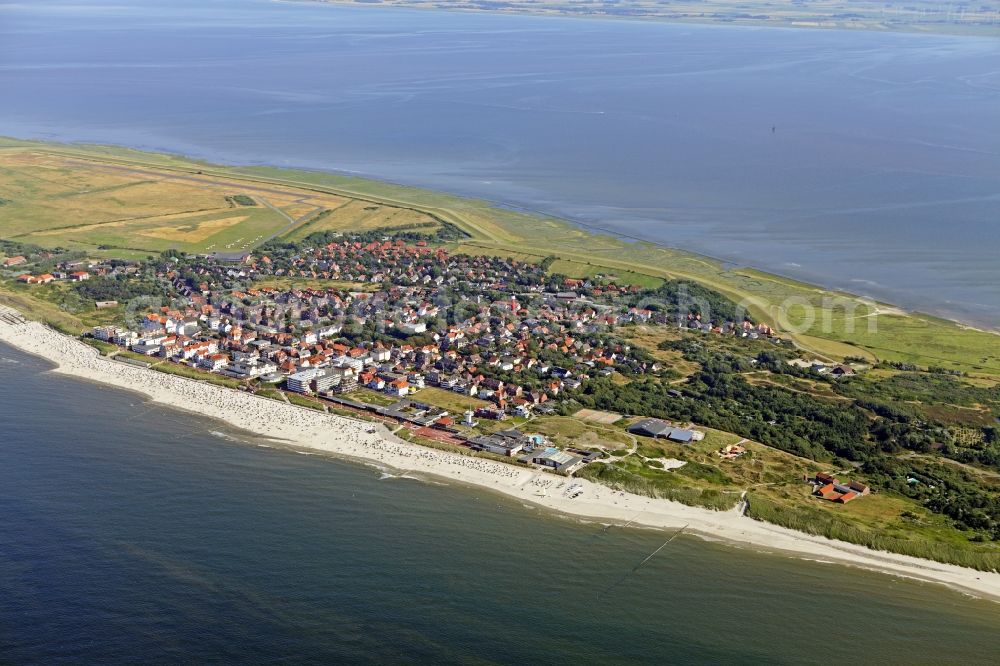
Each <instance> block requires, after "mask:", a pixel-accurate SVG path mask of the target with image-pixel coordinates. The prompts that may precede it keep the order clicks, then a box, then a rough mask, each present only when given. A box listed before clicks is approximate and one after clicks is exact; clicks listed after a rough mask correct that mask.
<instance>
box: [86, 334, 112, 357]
mask: <svg viewBox="0 0 1000 666" xmlns="http://www.w3.org/2000/svg"><path fill="white" fill-rule="evenodd" d="M80 340H81V341H82V342H83V343H84V344H85V345H90V346H91V347H93V348H94V349H96V350H97V351H99V352H100V353H101V356H110V355H111V354H114V353H116V352H118V351H120V349H121V348H120V347H118V346H117V345H113V344H111V343H110V342H103V341H101V340H95V339H94V338H80Z"/></svg>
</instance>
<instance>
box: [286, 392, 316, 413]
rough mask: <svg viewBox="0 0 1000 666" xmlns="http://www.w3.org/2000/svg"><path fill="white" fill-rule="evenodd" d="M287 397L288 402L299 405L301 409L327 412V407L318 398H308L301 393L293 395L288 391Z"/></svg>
mask: <svg viewBox="0 0 1000 666" xmlns="http://www.w3.org/2000/svg"><path fill="white" fill-rule="evenodd" d="M285 397H286V398H288V402H290V403H292V404H293V405H298V406H299V407H308V408H309V409H315V410H317V411H320V412H325V411H326V405H325V404H324V403H322V402H320V401H319V400H317V399H316V398H307V397H306V396H304V395H301V394H299V393H291V392H288V391H286V392H285Z"/></svg>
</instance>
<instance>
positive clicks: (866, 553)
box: [0, 306, 1000, 601]
mask: <svg viewBox="0 0 1000 666" xmlns="http://www.w3.org/2000/svg"><path fill="white" fill-rule="evenodd" d="M0 342H4V343H7V344H10V345H12V346H14V347H17V348H18V349H21V350H23V351H25V352H28V353H32V354H35V355H37V356H40V357H42V358H45V359H48V360H49V361H50V362H52V363H54V364H56V366H57V367H56V370H55V371H56V372H59V373H63V374H66V375H68V376H72V377H76V378H80V379H86V380H91V381H94V382H99V383H102V384H106V385H109V386H113V387H117V388H122V389H129V390H133V391H138V392H140V393H143V394H145V395H147V396H149V397H150V398H151V399H152V400H154V401H156V402H159V403H162V404H164V405H167V406H170V407H173V408H177V409H182V410H187V411H190V412H194V413H198V414H201V415H203V416H208V417H212V418H215V419H218V420H220V421H223V422H225V423H227V424H229V425H231V426H234V427H236V428H240V429H242V430H245V431H248V432H252V433H255V434H257V435H260V436H263V437H267V438H271V439H272V440H273V441H274V442H275V443H278V444H281V445H284V446H288V447H294V448H302V449H310V450H314V451H319V452H324V453H328V454H332V455H335V456H338V457H344V458H347V459H353V460H356V461H359V462H364V463H367V464H374V465H377V466H379V467H388V468H392V469H395V470H400V471H405V472H411V473H417V474H425V475H429V476H433V477H439V478H444V479H447V480H449V481H454V482H459V483H463V484H470V485H473V486H476V487H479V488H483V489H487V490H493V491H497V492H500V493H503V494H505V495H509V496H511V497H515V498H517V499H520V500H522V501H524V502H529V503H532V504H536V505H539V506H542V507H545V508H548V509H551V510H554V511H557V512H560V513H563V514H566V515H570V516H575V517H579V518H586V519H591V520H597V521H606V522H608V523H611V524H614V525H619V526H627V525H634V526H644V527H652V528H660V529H670V530H677V529H681V528H683V529H684V530H685V532H686V533H687V532H690V533H694V534H698V535H701V536H704V537H707V538H712V539H718V540H723V541H728V542H733V543H737V544H744V545H748V546H752V547H754V548H758V549H761V550H764V551H768V552H776V553H783V554H786V555H792V556H797V557H802V558H806V559H816V560H821V561H830V562H838V563H842V564H848V565H852V566H857V567H862V568H866V569H871V570H876V571H882V572H886V573H890V574H894V575H898V576H903V577H907V578H914V579H918V580H924V581H930V582H935V583H941V584H945V585H948V586H950V587H952V588H955V589H957V590H960V591H962V592H965V593H968V594H971V595H974V596H979V597H984V598H990V599H995V600H998V601H1000V574H997V573H984V572H980V571H975V570H972V569H966V568H962V567H958V566H955V565H949V564H941V563H938V562H933V561H929V560H921V559H918V558H914V557H909V556H905V555H896V554H891V553H885V552H875V551H871V550H867V549H865V548H864V547H861V546H856V545H852V544H849V543H844V542H839V541H831V540H829V539H825V538H822V537H814V536H810V535H807V534H803V533H799V532H795V531H792V530H789V529H785V528H782V527H777V526H774V525H771V524H768V523H762V522H759V521H756V520H753V519H751V518H747V517H745V516H743V515H742V513H741V511H739V510H733V511H725V512H716V511H711V510H708V509H702V508H697V507H689V506H685V505H683V504H679V503H675V502H670V501H668V500H662V499H652V498H649V497H642V496H638V495H632V494H629V493H624V492H618V491H613V490H611V489H610V488H607V487H605V486H601V485H599V484H595V483H592V482H590V481H587V480H583V479H567V478H565V477H561V476H557V475H554V474H550V473H547V472H542V471H539V470H535V469H529V468H525V467H520V466H514V465H509V464H506V463H502V462H496V461H493V460H486V459H482V458H476V457H472V456H463V455H460V454H456V453H449V452H445V451H440V450H437V449H429V448H425V447H421V446H419V445H416V444H411V443H408V442H405V441H402V440H400V439H399V438H397V437H395V436H393V435H392V434H391V433H390V432H389V431H388V430H386V429H385V428H384V426H381V425H374V424H372V423H368V422H364V421H360V420H355V419H351V418H346V417H342V416H336V415H332V414H326V413H323V412H318V411H315V410H311V409H306V408H302V407H297V406H295V405H291V404H288V403H286V402H279V401H276V400H271V399H269V398H264V397H261V396H256V395H253V394H250V393H246V392H242V391H237V390H233V389H228V388H225V387H220V386H215V385H211V384H208V383H204V382H199V381H196V380H191V379H186V378H183V377H179V376H176V375H168V374H164V373H159V372H156V371H155V370H150V369H148V368H144V367H139V366H136V365H131V364H127V363H122V362H119V361H115V360H111V359H108V358H105V357H102V356H100V355H99V354H98V352H97V350H96V349H94V348H92V347H90V346H88V345H85V344H83V343H82V342H80V341H79V340H76V339H74V338H72V337H69V336H66V335H63V334H61V333H58V332H56V331H54V330H53V329H51V328H49V327H47V326H45V325H43V324H40V323H38V322H32V321H27V320H26V319H25V318H24V317H23V315H22V314H21V313H19V312H17V311H16V310H13V309H11V308H8V307H4V306H0ZM95 391H97V389H95ZM98 397H99V396H98ZM137 446H141V444H137Z"/></svg>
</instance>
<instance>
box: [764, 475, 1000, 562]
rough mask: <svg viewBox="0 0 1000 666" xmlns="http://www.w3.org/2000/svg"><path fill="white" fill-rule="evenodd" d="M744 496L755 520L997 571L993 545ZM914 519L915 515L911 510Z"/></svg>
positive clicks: (997, 557) (999, 558)
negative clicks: (887, 529)
mask: <svg viewBox="0 0 1000 666" xmlns="http://www.w3.org/2000/svg"><path fill="white" fill-rule="evenodd" d="M747 499H748V501H749V507H748V509H747V515H748V516H750V517H751V518H754V519H756V520H761V521H764V522H768V523H773V524H775V525H780V526H782V527H788V528H790V529H793V530H797V531H799V532H806V533H807V534H815V535H818V536H825V537H827V538H828V539H838V540H840V541H847V542H848V543H854V544H859V545H862V546H865V547H866V548H871V549H873V550H884V551H888V552H891V553H899V554H901V555H911V556H913V557H922V558H924V559H929V560H935V561H938V562H946V563H948V564H957V565H959V566H963V567H971V568H973V569H979V570H980V571H1000V551H998V550H997V548H996V547H995V546H991V545H984V546H983V547H981V548H977V547H976V546H977V544H974V543H971V542H968V543H965V544H961V543H959V542H957V541H955V540H954V539H951V542H949V541H945V540H940V539H938V538H935V537H936V534H935V535H934V536H931V535H929V534H928V533H927V532H930V531H932V530H927V529H922V528H921V527H920V526H919V525H912V526H908V527H907V531H908V533H909V535H910V536H902V535H901V534H902V531H901V530H896V532H897V535H887V534H885V533H880V532H878V531H875V530H872V529H866V528H865V527H862V526H860V524H859V522H858V521H850V522H849V521H848V520H845V519H843V518H840V517H837V516H834V515H831V514H830V513H829V512H827V511H823V510H821V509H819V508H814V507H808V506H795V507H791V506H788V505H785V504H781V503H779V502H775V501H772V500H771V499H769V498H767V497H764V496H763V495H761V494H760V493H756V492H750V493H748V494H747ZM818 501H819V500H817V502H818ZM869 501H871V498H868V497H865V498H862V499H858V500H855V501H854V502H853V503H851V504H849V505H846V506H844V507H843V508H844V509H847V508H850V507H852V506H854V505H855V504H857V503H861V502H869ZM914 519H916V515H915V514H914Z"/></svg>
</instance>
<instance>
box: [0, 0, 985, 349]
mask: <svg viewBox="0 0 1000 666" xmlns="http://www.w3.org/2000/svg"><path fill="white" fill-rule="evenodd" d="M288 1H291V2H297V1H305V2H315V1H317V0H288ZM319 1H322V0H319ZM3 141H11V142H15V143H17V144H27V145H20V146H16V147H18V148H32V144H34V145H35V147H38V148H39V149H40V150H43V151H44V150H47V151H51V152H53V153H55V154H69V155H72V156H73V157H77V158H79V159H83V160H89V161H96V162H107V163H112V164H116V163H117V164H126V163H134V164H137V165H140V166H144V167H149V168H155V169H162V170H164V171H176V172H180V173H193V172H194V171H195V170H196V169H197V168H199V167H204V170H205V173H209V172H216V173H217V175H219V176H221V177H225V178H233V179H239V180H246V181H249V182H259V183H268V182H275V183H277V184H280V185H286V186H290V187H298V188H302V189H307V190H309V189H314V190H316V191H328V190H330V189H331V188H330V187H329V186H321V187H318V186H317V185H316V184H315V183H309V182H304V181H298V180H286V179H275V178H273V177H271V176H262V175H259V174H254V173H253V170H254V169H279V170H285V171H289V172H292V173H295V172H298V173H300V174H316V175H330V176H334V177H343V178H350V179H358V180H360V181H363V182H367V183H376V184H381V185H386V186H390V187H394V188H402V189H413V190H421V191H425V192H428V193H432V192H433V193H440V194H443V195H445V196H447V197H452V198H455V199H459V200H465V201H469V202H473V201H474V202H478V203H482V204H485V205H487V206H491V207H493V208H496V209H497V210H506V211H511V212H514V213H518V214H523V215H528V216H532V217H535V218H538V219H549V220H555V221H557V222H559V223H562V224H565V225H566V226H567V227H568V228H571V229H576V230H580V231H582V232H584V233H587V234H592V235H594V236H607V237H610V238H614V239H616V240H620V241H622V242H624V243H627V244H636V245H638V246H649V247H654V248H658V249H662V250H665V251H668V252H672V253H676V254H678V255H680V256H684V257H688V258H691V259H693V260H697V261H703V262H709V263H712V264H717V265H718V266H722V267H727V270H728V269H733V268H739V269H742V270H746V271H750V272H753V273H756V274H759V275H762V276H764V277H765V278H768V279H774V280H775V281H781V282H786V283H789V284H793V285H796V286H798V287H801V288H803V289H806V290H810V291H812V290H819V291H822V292H824V293H828V294H831V295H834V296H844V297H847V298H850V299H854V300H857V301H858V302H867V303H871V304H873V305H874V306H876V307H878V308H880V309H884V312H880V314H892V315H899V316H903V317H911V318H927V319H933V320H938V321H940V322H944V323H947V324H948V325H953V326H955V327H956V328H958V329H961V330H965V331H972V332H976V333H983V334H987V335H990V336H1000V324H997V323H995V322H994V321H992V320H990V321H987V320H985V319H978V318H977V317H976V316H974V315H973V314H971V313H970V312H962V311H961V310H949V309H946V308H944V306H943V305H942V304H937V305H935V304H933V303H927V302H920V303H918V302H912V303H904V302H902V301H903V300H905V299H901V294H893V293H891V292H892V288H889V291H885V290H883V291H882V293H875V292H870V291H866V290H860V289H856V288H854V287H852V286H851V285H848V284H843V283H838V282H836V281H831V280H829V279H826V278H823V277H822V276H817V275H811V274H797V273H796V272H795V271H789V270H787V269H782V268H779V267H776V266H767V265H764V264H761V265H757V264H756V263H754V262H753V261H750V260H749V259H747V258H740V257H735V256H728V257H727V256H718V255H715V254H712V253H711V252H707V251H704V250H702V249H691V248H686V247H683V246H682V245H675V244H672V243H670V242H667V241H664V240H655V239H649V238H645V237H642V236H639V235H635V234H631V233H627V232H624V231H621V230H615V229H609V228H605V227H603V226H601V225H600V224H599V223H597V222H593V221H585V220H582V219H579V218H575V217H571V216H567V215H565V214H563V213H559V212H549V211H546V210H544V209H540V208H537V207H534V206H532V205H529V204H526V203H514V202H509V201H504V200H501V199H493V198H489V197H483V196H477V195H475V194H474V193H471V192H462V191H458V190H441V191H440V192H438V191H437V190H430V189H427V188H426V187H425V186H422V185H417V184H413V183H408V182H406V181H403V180H394V179H388V178H382V177H379V176H378V175H377V174H374V173H369V172H366V171H357V170H350V169H344V168H336V167H309V166H290V165H287V164H286V165H282V164H278V163H271V162H267V161H254V162H241V161H239V160H235V161H234V160H231V159H228V158H226V157H224V156H222V155H213V154H210V153H199V152H197V151H190V152H184V151H178V150H175V149H172V148H168V147H163V146H155V145H148V146H144V145H138V146H136V145H129V144H124V143H103V142H101V143H94V142H91V141H87V140H76V139H71V138H55V139H51V138H38V137H31V138H23V137H18V136H13V135H6V134H0V143H2V142H3ZM4 147H13V146H2V145H0V149H2V148H4ZM95 148H96V149H108V150H110V151H114V150H120V151H127V152H136V153H140V154H143V156H147V157H154V158H168V159H170V160H181V161H183V162H185V163H182V164H171V163H162V164H158V163H155V162H149V163H147V162H133V161H132V160H133V159H134V157H133V156H127V157H121V156H116V155H115V154H114V153H113V152H109V153H107V154H102V153H101V152H100V151H98V152H92V151H93V149H95ZM67 149H69V151H70V152H68V153H67V152H66V151H67ZM198 173H202V172H201V171H198ZM335 189H336V188H335ZM341 189H343V188H341ZM344 191H346V190H344ZM431 208H433V207H431ZM522 249H523V248H522ZM539 256H543V254H541V253H540V254H539ZM690 279H692V280H694V281H698V279H697V278H690Z"/></svg>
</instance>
